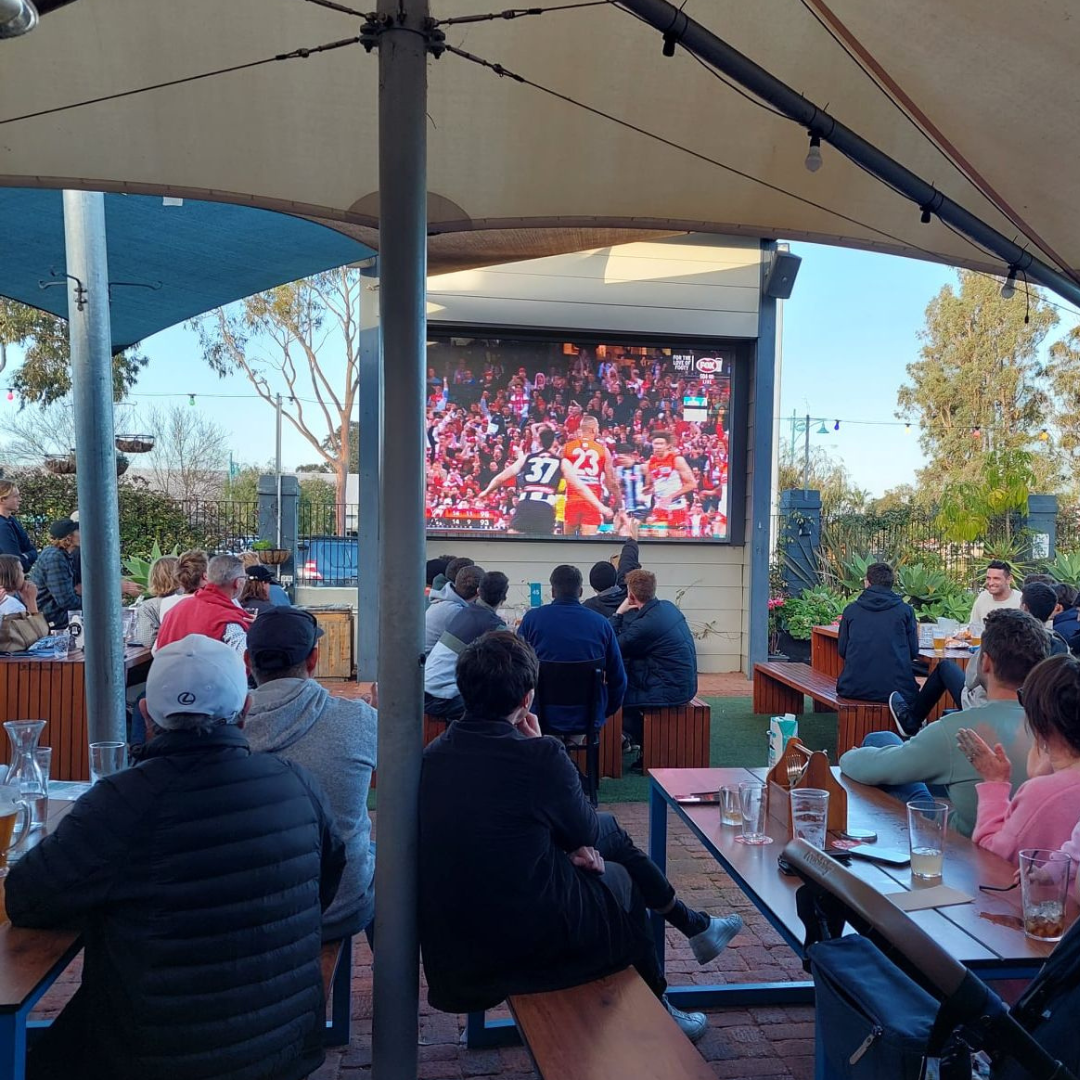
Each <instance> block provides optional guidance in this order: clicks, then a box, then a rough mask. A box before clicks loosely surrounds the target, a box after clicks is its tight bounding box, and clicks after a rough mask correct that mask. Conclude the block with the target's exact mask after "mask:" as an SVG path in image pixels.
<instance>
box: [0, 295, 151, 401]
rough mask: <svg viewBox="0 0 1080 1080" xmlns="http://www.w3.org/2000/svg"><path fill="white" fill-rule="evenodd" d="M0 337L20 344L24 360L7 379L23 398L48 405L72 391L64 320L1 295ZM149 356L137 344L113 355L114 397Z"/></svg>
mask: <svg viewBox="0 0 1080 1080" xmlns="http://www.w3.org/2000/svg"><path fill="white" fill-rule="evenodd" d="M0 341H2V342H4V343H5V344H6V345H21V346H22V348H23V352H24V356H23V363H22V366H21V367H20V368H18V369H17V370H16V371H15V372H14V373H13V374H12V375H10V376H8V378H7V382H8V385H9V386H10V387H11V389H12V390H14V391H15V393H16V394H18V396H19V397H20V398H21V399H22V400H23V401H31V402H35V403H37V404H38V405H42V406H45V405H50V404H52V403H53V402H54V401H58V400H59V399H60V398H62V397H64V396H65V395H66V394H68V393H70V392H71V358H70V356H69V354H68V330H67V321H66V320H65V319H61V318H59V317H58V316H56V315H50V314H49V313H48V312H47V311H40V310H39V309H37V308H32V307H28V306H27V305H26V304H20V303H18V302H17V301H15V300H7V299H4V298H2V297H0ZM149 360H150V358H149V357H148V356H145V355H143V354H142V353H140V352H138V347H137V346H135V347H132V348H130V349H125V350H124V351H123V352H119V353H116V354H114V356H113V398H114V399H115V400H116V401H119V400H120V399H121V398H122V397H123V396H124V393H125V392H126V391H127V390H130V389H131V387H133V386H134V385H135V382H136V380H137V379H138V377H139V373H140V372H141V371H142V369H143V368H144V367H146V365H147V363H148V362H149Z"/></svg>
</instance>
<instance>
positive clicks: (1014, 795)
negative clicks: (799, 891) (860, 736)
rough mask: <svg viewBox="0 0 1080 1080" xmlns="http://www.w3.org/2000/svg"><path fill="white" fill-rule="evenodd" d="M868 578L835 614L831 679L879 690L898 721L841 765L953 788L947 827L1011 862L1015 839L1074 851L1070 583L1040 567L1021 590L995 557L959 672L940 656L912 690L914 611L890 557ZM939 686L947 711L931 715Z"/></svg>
mask: <svg viewBox="0 0 1080 1080" xmlns="http://www.w3.org/2000/svg"><path fill="white" fill-rule="evenodd" d="M866 577H867V580H866V589H865V591H864V592H863V593H862V595H861V596H860V597H859V598H858V599H857V600H856V601H855V602H854V603H852V604H850V605H849V606H848V607H847V608H846V609H845V610H844V613H843V616H842V619H841V623H840V633H839V648H840V655H841V657H843V659H844V669H843V672H842V673H841V676H840V678H839V679H838V680H837V690H838V692H839V693H840V694H842V695H843V696H846V697H855V698H861V699H863V700H871V701H880V702H886V701H887V702H888V704H889V708H890V711H891V713H892V715H893V718H894V719H895V721H896V726H897V728H898V731H897V732H895V733H894V732H891V731H879V732H872V733H871V734H870V735H868V736H867V737H866V739H865V740H864V742H863V745H862V746H861V747H859V748H856V749H853V750H849V751H848V752H847V753H845V754H844V755H842V757H841V758H840V767H841V769H842V770H843V772H844V773H845V774H846V775H848V776H850V777H851V778H852V779H853V780H857V781H860V782H861V783H866V784H874V785H877V786H879V787H882V788H883V789H885V790H886V791H889V792H890V793H891V794H893V795H895V796H896V797H897V798H899V799H901V800H903V801H905V802H906V801H909V800H911V799H914V798H920V797H932V796H943V797H946V798H948V799H949V801H950V802H951V804H952V813H951V818H950V820H951V822H952V824H953V826H954V827H955V828H956V829H957V830H958V831H959V832H961V833H963V834H964V835H966V836H970V837H972V839H973V840H974V841H975V842H976V843H977V844H979V845H981V846H983V847H986V848H988V849H990V850H991V851H994V852H996V853H997V854H999V855H1001V856H1003V857H1004V858H1006V859H1009V860H1011V861H1012V862H1013V863H1014V864H1015V863H1016V862H1017V859H1018V853H1019V852H1020V850H1021V849H1023V848H1064V849H1065V850H1066V851H1068V852H1069V853H1070V854H1071V855H1072V856H1073V857H1074V858H1075V857H1077V856H1080V659H1077V657H1076V656H1074V655H1073V654H1072V652H1071V649H1070V644H1071V642H1072V641H1075V640H1076V633H1075V630H1073V626H1074V625H1075V624H1076V623H1077V615H1078V613H1077V611H1076V608H1075V603H1076V594H1075V591H1074V590H1073V589H1071V588H1070V587H1068V586H1062V585H1059V584H1058V583H1057V582H1055V581H1053V579H1051V578H1048V577H1047V576H1046V575H1043V574H1032V575H1029V576H1028V577H1026V578H1025V579H1024V582H1023V584H1022V586H1021V588H1019V589H1017V588H1015V587H1014V586H1013V583H1012V571H1011V568H1010V567H1009V566H1008V565H1007V564H1005V563H1001V562H994V563H991V564H990V567H989V569H988V570H987V576H986V586H987V587H986V589H985V590H984V591H983V592H981V593H980V594H979V596H978V598H977V599H976V601H975V604H974V607H973V609H972V615H971V628H972V632H973V633H974V634H977V635H978V636H979V637H980V638H981V643H980V645H979V646H978V648H974V649H973V655H972V656H971V658H970V660H969V662H968V664H967V668H966V671H965V670H963V669H962V668H961V667H960V665H958V664H954V663H951V662H949V661H944V660H943V661H942V662H940V663H938V664H937V666H936V667H935V668H934V670H933V672H932V673H931V674H930V676H929V678H927V679H926V680H925V682H924V684H923V686H922V687H921V688H920V687H918V685H917V682H916V670H917V669H916V668H915V667H913V662H915V661H917V660H918V659H919V642H918V634H917V628H916V622H915V615H914V612H913V611H912V609H911V608H910V607H909V606H908V605H907V604H905V603H904V602H903V600H902V599H901V598H900V597H899V596H898V595H897V594H896V593H894V592H893V591H892V586H893V571H892V568H891V567H890V566H888V565H887V564H884V563H876V564H874V565H872V566H870V567H869V569H868V570H867V575H866ZM1059 628H1060V629H1059ZM1063 629H1064V630H1065V631H1066V632H1067V633H1068V632H1069V631H1072V632H1071V633H1068V636H1067V633H1063V632H1062V630H1063ZM945 694H948V695H949V696H950V698H951V699H952V704H953V705H955V710H954V711H946V712H945V714H944V715H943V716H942V717H941V719H939V720H937V721H934V722H927V718H928V717H929V716H930V715H931V713H932V711H933V710H934V708H935V706H936V705H937V704H938V702H939V700H940V699H941V698H942V697H943V696H944V695H945Z"/></svg>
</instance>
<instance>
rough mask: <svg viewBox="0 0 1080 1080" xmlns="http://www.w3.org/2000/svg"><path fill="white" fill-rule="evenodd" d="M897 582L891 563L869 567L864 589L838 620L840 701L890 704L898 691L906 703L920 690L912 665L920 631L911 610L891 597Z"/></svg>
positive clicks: (896, 596) (916, 653) (879, 563)
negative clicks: (888, 702)
mask: <svg viewBox="0 0 1080 1080" xmlns="http://www.w3.org/2000/svg"><path fill="white" fill-rule="evenodd" d="M895 579H896V575H895V574H894V573H893V568H892V567H891V566H890V565H889V564H888V563H883V562H876V563H871V564H870V566H868V567H867V568H866V577H865V579H864V580H863V584H864V585H865V588H864V590H863V591H862V593H860V595H859V596H858V598H857V599H856V600H855V601H854V602H853V603H850V604H848V606H847V607H846V608H844V613H843V615H841V616H840V636H839V639H838V641H837V649H838V651H839V653H840V658H841V659H842V660H843V661H844V670H843V671H841V672H840V677H839V678H838V679H837V680H836V692H837V694H839V695H840V697H845V698H853V699H855V700H856V701H880V702H886V701H888V700H889V695H890V694H892V693H894V692H895V693H899V694H900V695H902V697H903V699H904V701H908V702H910V701H914V700H915V693H916V691H917V690H918V686H917V685H916V683H915V672H914V670H913V668H912V666H911V662H912V661H913V660H918V658H919V631H918V628H917V627H916V625H915V612H914V611H913V610H912V608H911V605H910V604H905V603H904V601H903V600H902V599H901V597H899V596H898V595H897V594H896V593H894V592H893V582H894V581H895Z"/></svg>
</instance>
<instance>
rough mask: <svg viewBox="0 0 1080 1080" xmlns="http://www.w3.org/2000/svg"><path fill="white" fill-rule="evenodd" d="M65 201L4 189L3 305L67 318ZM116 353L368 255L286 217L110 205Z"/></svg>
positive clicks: (206, 207) (141, 201)
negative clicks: (209, 313)
mask: <svg viewBox="0 0 1080 1080" xmlns="http://www.w3.org/2000/svg"><path fill="white" fill-rule="evenodd" d="M62 198H63V196H62V195H61V193H60V192H59V191H50V190H42V189H36V190H35V189H26V188H8V189H4V188H0V221H2V222H3V231H2V233H0V295H4V296H8V297H11V298H12V299H14V300H20V301H22V302H23V303H25V304H32V305H34V306H35V307H39V308H44V309H45V310H46V311H51V312H52V313H53V314H54V315H60V316H63V317H64V318H67V301H68V292H67V289H66V288H45V289H42V288H41V283H42V282H47V281H49V280H53V281H55V282H57V283H63V282H64V279H63V277H58V278H57V277H54V278H51V279H50V275H51V274H52V273H54V272H56V273H61V274H62V273H63V271H64V269H65V255H64V219H63V206H62ZM105 221H106V230H107V236H108V245H109V247H108V259H109V280H110V281H111V282H112V286H111V290H110V292H111V302H110V305H109V307H110V314H111V326H112V344H113V347H114V348H116V349H119V348H124V347H126V346H128V345H131V344H132V343H133V342H136V341H139V340H140V339H142V338H144V337H148V336H149V335H150V334H153V333H156V332H157V331H158V330H163V329H165V328H166V327H168V326H173V325H174V324H176V323H178V322H183V320H184V319H187V318H190V317H191V316H193V315H197V314H199V313H201V312H203V311H207V310H209V309H210V308H213V307H218V306H219V305H221V304H226V303H228V302H229V301H232V300H237V299H239V298H240V297H242V296H248V295H250V294H251V293H253V292H258V291H259V290H261V289H267V288H270V287H272V286H274V285H279V284H281V283H282V282H285V281H293V280H294V279H296V278H298V277H304V276H306V275H308V274H313V273H316V272H317V271H319V270H326V269H328V268H329V267H332V266H340V265H341V264H342V263H346V262H355V261H359V260H362V259H365V258H367V257H368V256H370V255H371V254H373V252H372V250H371V248H369V247H366V246H365V245H363V244H360V243H359V242H357V241H355V240H353V239H351V238H350V237H348V236H344V235H342V234H341V233H339V232H336V231H334V230H333V229H328V228H326V227H325V226H323V225H320V224H316V223H314V222H311V221H305V220H303V219H301V218H297V217H292V216H290V215H287V214H275V213H273V212H271V211H268V210H257V209H254V208H252V207H245V206H229V205H224V204H222V203H210V202H197V201H193V200H185V201H184V204H183V205H182V206H164V205H163V204H162V200H161V199H160V198H159V197H156V196H149V195H107V196H106V197H105Z"/></svg>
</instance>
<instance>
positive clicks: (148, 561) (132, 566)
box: [121, 540, 180, 596]
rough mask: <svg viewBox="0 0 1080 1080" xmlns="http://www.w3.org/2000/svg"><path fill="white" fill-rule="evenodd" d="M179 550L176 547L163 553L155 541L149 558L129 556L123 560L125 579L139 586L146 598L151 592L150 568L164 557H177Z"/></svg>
mask: <svg viewBox="0 0 1080 1080" xmlns="http://www.w3.org/2000/svg"><path fill="white" fill-rule="evenodd" d="M179 550H180V549H179V548H176V547H174V548H173V549H172V551H162V550H161V545H160V544H158V542H157V540H155V541H154V546H153V547H152V548H151V549H150V555H149V557H148V558H145V559H144V558H143V557H142V556H140V555H129V556H128V557H127V558H126V559H122V560H121V565H122V566H123V567H124V577H125V578H126V579H127V580H128V581H132V582H134V583H135V584H136V585H138V586H139V588H140V589H142V591H143V595H144V596H145V595H146V594H147V593H148V592H149V591H150V568H151V567H152V566H153V565H154V563H155V562H156V561H157V560H158V559H160V558H161V557H162V555H176V554H178V553H179Z"/></svg>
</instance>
